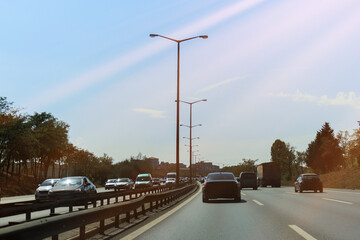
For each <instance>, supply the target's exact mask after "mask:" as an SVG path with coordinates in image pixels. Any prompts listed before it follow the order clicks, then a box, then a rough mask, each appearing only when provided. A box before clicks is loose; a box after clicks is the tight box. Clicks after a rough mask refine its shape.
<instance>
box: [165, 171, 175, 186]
mask: <svg viewBox="0 0 360 240" xmlns="http://www.w3.org/2000/svg"><path fill="white" fill-rule="evenodd" d="M175 184H176V173H174V172H169V173H167V174H166V181H165V186H166V187H170V188H171V187H173V186H175Z"/></svg>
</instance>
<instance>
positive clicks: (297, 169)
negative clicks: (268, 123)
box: [271, 122, 360, 180]
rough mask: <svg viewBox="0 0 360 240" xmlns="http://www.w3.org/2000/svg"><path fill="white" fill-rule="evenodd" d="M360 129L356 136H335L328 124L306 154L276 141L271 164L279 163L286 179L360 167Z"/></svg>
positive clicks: (343, 133) (278, 140) (355, 132)
mask: <svg viewBox="0 0 360 240" xmlns="http://www.w3.org/2000/svg"><path fill="white" fill-rule="evenodd" d="M359 159H360V128H359V129H355V130H354V133H352V134H350V133H349V132H348V131H340V132H339V133H338V134H337V135H335V133H334V130H333V129H332V128H331V127H330V124H329V123H328V122H325V123H324V124H323V126H322V127H321V129H320V130H319V131H317V133H316V136H315V139H314V140H313V141H311V142H310V143H309V144H308V148H307V149H306V150H305V151H296V150H295V147H293V146H291V145H290V143H285V142H283V141H281V140H280V139H276V140H275V142H274V143H273V144H272V146H271V161H273V162H278V163H279V164H280V168H281V175H282V178H283V179H284V180H294V179H295V178H296V177H297V176H298V175H299V174H301V173H303V172H305V171H314V172H316V173H318V174H323V173H328V172H332V171H336V170H339V169H344V168H352V167H359V163H360V160H359Z"/></svg>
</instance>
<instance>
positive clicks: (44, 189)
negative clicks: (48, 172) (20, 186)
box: [35, 178, 60, 200]
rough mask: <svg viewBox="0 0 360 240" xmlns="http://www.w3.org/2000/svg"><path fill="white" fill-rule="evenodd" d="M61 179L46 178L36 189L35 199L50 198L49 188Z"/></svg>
mask: <svg viewBox="0 0 360 240" xmlns="http://www.w3.org/2000/svg"><path fill="white" fill-rule="evenodd" d="M59 180H60V178H51V179H46V180H45V181H43V182H42V183H41V184H39V187H38V188H37V189H36V190H35V200H42V199H48V198H49V196H48V193H49V190H50V189H52V188H53V186H54V185H55V184H56V183H57V182H58V181H59Z"/></svg>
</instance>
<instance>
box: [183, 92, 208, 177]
mask: <svg viewBox="0 0 360 240" xmlns="http://www.w3.org/2000/svg"><path fill="white" fill-rule="evenodd" d="M206 101H207V99H201V100H198V101H195V102H186V101H182V100H180V102H182V103H186V104H189V106H190V127H189V128H190V182H192V153H191V152H192V149H191V148H192V145H191V140H192V138H191V136H192V135H191V133H192V131H191V129H192V128H193V127H195V126H196V125H195V126H192V105H193V104H195V103H198V102H206ZM200 126H201V125H200Z"/></svg>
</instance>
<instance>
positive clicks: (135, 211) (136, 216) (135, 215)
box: [134, 208, 138, 219]
mask: <svg viewBox="0 0 360 240" xmlns="http://www.w3.org/2000/svg"><path fill="white" fill-rule="evenodd" d="M134 218H136V219H137V218H138V212H137V208H135V209H134Z"/></svg>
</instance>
